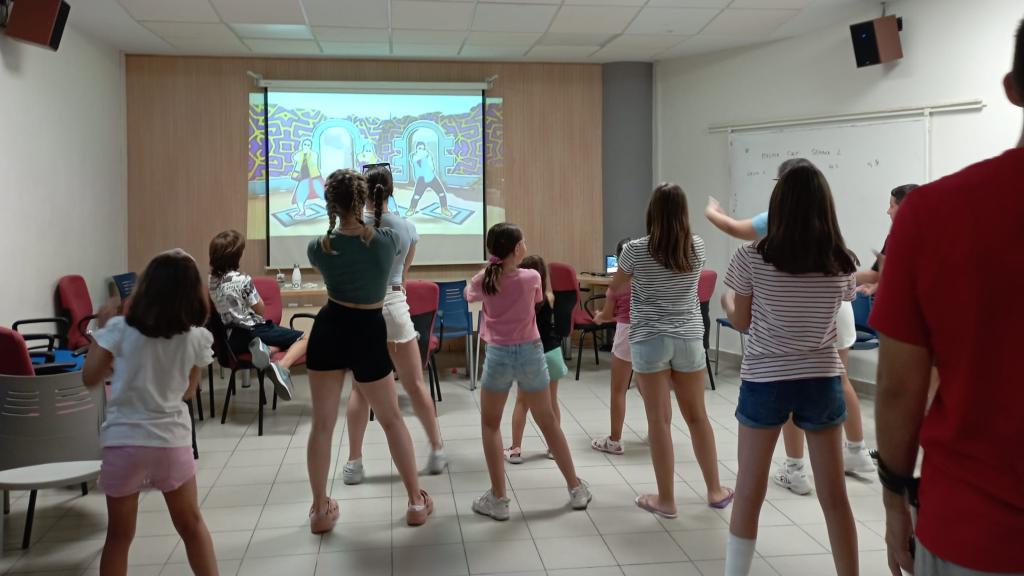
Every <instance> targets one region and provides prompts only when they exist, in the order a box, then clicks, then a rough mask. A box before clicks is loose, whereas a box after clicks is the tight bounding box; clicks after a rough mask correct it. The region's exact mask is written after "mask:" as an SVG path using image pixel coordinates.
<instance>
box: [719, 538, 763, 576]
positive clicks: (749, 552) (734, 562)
mask: <svg viewBox="0 0 1024 576" xmlns="http://www.w3.org/2000/svg"><path fill="white" fill-rule="evenodd" d="M756 543H757V540H750V539H747V538H740V537H739V536H735V535H733V534H732V533H730V534H729V542H728V543H727V544H726V545H725V576H747V575H748V574H750V564H751V563H753V561H754V547H755V546H754V545H755V544H756Z"/></svg>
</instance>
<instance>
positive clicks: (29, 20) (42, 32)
mask: <svg viewBox="0 0 1024 576" xmlns="http://www.w3.org/2000/svg"><path fill="white" fill-rule="evenodd" d="M0 2H2V3H4V4H5V5H6V8H7V10H8V11H9V14H8V17H7V30H6V32H7V35H8V36H10V37H12V38H17V39H18V40H22V41H24V42H28V43H30V44H36V45H39V46H45V47H47V48H49V49H51V50H56V49H57V48H58V47H59V46H60V40H61V38H62V37H63V36H64V27H65V26H66V25H67V23H68V14H70V13H71V6H70V5H68V3H67V2H64V0H18V1H16V2H12V1H11V0H7V1H6V2H4V1H3V0H0Z"/></svg>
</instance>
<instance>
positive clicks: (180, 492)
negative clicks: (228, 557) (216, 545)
mask: <svg viewBox="0 0 1024 576" xmlns="http://www.w3.org/2000/svg"><path fill="white" fill-rule="evenodd" d="M164 501H165V502H166V503H167V511H168V512H170V514H171V522H173V523H174V529H175V530H177V531H178V535H179V536H181V541H182V542H183V543H184V544H185V554H186V555H187V556H188V564H189V566H190V567H191V568H192V573H193V574H196V575H197V576H217V573H218V572H217V554H216V553H215V552H214V549H213V538H211V537H210V531H209V530H208V529H207V528H206V522H204V521H203V514H202V512H200V511H199V494H198V490H197V489H196V479H195V477H193V478H192V479H191V480H189V481H188V482H186V483H184V484H182V485H181V487H179V488H178V489H177V490H175V491H173V492H164Z"/></svg>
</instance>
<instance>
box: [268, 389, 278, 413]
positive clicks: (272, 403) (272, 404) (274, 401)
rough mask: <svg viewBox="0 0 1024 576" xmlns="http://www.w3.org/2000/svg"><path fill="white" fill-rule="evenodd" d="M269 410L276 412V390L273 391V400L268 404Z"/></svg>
mask: <svg viewBox="0 0 1024 576" xmlns="http://www.w3.org/2000/svg"><path fill="white" fill-rule="evenodd" d="M270 409H271V410H277V389H276V388H275V389H274V400H273V402H271V403H270Z"/></svg>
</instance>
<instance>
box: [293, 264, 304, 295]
mask: <svg viewBox="0 0 1024 576" xmlns="http://www.w3.org/2000/svg"><path fill="white" fill-rule="evenodd" d="M292 288H295V289H296V290H298V289H299V288H302V272H299V265H298V264H296V265H295V268H292Z"/></svg>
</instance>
